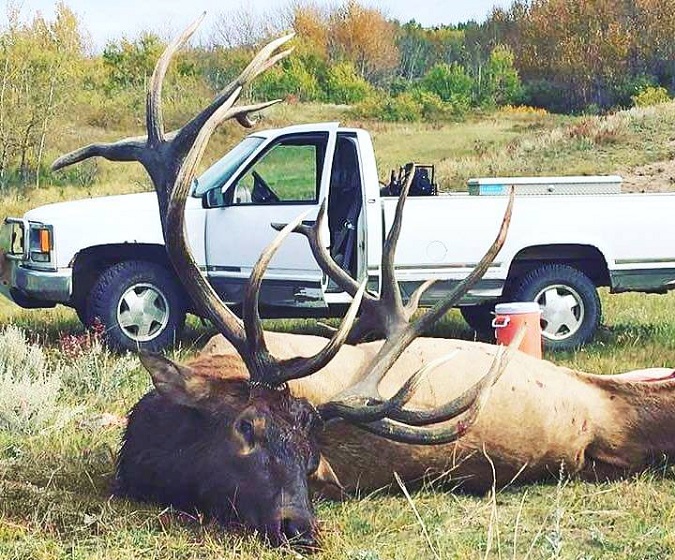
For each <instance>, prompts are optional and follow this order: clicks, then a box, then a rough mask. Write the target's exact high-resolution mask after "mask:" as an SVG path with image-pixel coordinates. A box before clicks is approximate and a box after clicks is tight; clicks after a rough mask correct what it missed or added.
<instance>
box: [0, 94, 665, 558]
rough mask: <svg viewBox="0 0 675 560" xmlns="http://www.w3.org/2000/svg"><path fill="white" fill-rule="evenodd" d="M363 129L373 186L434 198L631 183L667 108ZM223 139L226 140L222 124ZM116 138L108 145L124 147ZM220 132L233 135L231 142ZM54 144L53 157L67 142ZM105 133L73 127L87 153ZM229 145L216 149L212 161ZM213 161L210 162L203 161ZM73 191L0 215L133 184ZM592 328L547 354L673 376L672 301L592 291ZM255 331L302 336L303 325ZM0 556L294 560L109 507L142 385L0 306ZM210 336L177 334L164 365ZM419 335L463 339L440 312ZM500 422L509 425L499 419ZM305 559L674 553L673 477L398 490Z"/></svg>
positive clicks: (306, 111)
mask: <svg viewBox="0 0 675 560" xmlns="http://www.w3.org/2000/svg"><path fill="white" fill-rule="evenodd" d="M332 111H333V109H332V108H328V109H326V108H323V109H321V108H317V107H309V108H304V107H301V106H291V107H280V108H278V109H275V110H274V111H273V112H272V113H271V114H270V115H269V116H267V117H266V123H265V124H270V125H274V126H276V125H280V124H284V123H286V122H290V121H295V122H299V121H303V120H304V121H305V122H306V121H308V120H328V119H334V118H343V119H345V120H347V121H349V116H348V115H347V114H345V113H344V112H341V113H340V111H344V110H343V109H339V108H335V111H336V112H338V113H339V114H338V116H337V117H336V116H335V115H334V114H333V113H332ZM351 124H364V126H366V127H368V128H370V129H371V130H373V133H374V141H375V145H376V149H377V151H378V158H379V161H378V163H379V165H380V171H381V175H382V177H383V178H384V177H386V175H387V169H388V168H389V167H392V166H396V165H398V164H400V163H403V162H405V161H408V160H411V159H415V160H418V161H422V162H440V163H439V167H438V172H439V176H440V178H441V180H442V181H443V184H444V185H447V187H448V188H450V187H453V186H454V187H457V186H459V185H461V184H462V183H463V181H464V180H465V179H466V178H467V177H469V176H472V175H481V176H487V175H508V174H512V173H513V174H525V173H528V174H529V173H533V174H534V173H542V174H549V173H566V174H572V173H585V172H594V173H595V172H598V173H614V172H623V173H626V172H630V170H631V168H632V167H633V166H638V165H644V164H649V163H653V162H660V161H665V160H668V159H672V158H673V152H675V149H674V144H673V133H672V131H673V130H675V105H673V104H668V105H664V106H661V107H658V108H653V109H646V110H640V111H637V110H635V111H632V112H628V113H623V114H618V115H614V116H611V117H608V118H607V119H600V118H597V117H588V118H586V117H577V118H569V117H565V118H563V117H557V116H551V115H545V114H541V113H537V112H533V111H529V112H528V111H510V112H500V113H497V114H491V115H486V116H485V117H484V118H481V119H475V120H472V121H469V122H466V123H458V124H446V125H442V126H440V125H439V126H431V125H420V124H415V125H400V124H383V123H356V122H352V123H351ZM232 130H233V131H234V129H232ZM127 133H129V131H127V132H122V131H120V135H122V134H127ZM236 134H237V135H239V136H241V133H240V132H239V131H236ZM75 136H76V135H73V137H72V138H67V137H65V138H63V139H62V145H58V146H55V147H54V150H55V151H58V150H67V149H71V148H73V147H75V145H74V143H75V142H76V143H80V142H82V141H83V138H81V137H80V136H77V138H75ZM103 136H106V137H114V134H112V133H110V132H109V131H97V130H90V131H87V136H86V140H85V141H93V140H95V139H100V138H102V137H103ZM231 142H232V140H228V139H226V138H220V139H218V140H217V143H216V146H215V147H214V151H215V150H216V148H224V147H225V146H226V145H228V144H229V143H231ZM213 155H214V154H212V156H213ZM96 174H97V179H96V181H95V182H94V183H93V184H90V185H89V186H86V187H75V186H64V187H60V186H51V187H47V188H42V189H40V190H34V191H31V192H29V195H28V196H24V195H21V196H19V195H13V194H7V195H5V196H4V197H3V198H2V199H1V200H0V214H2V215H3V216H4V215H7V214H20V213H21V212H23V211H24V210H26V209H27V208H30V207H34V206H36V205H38V204H42V203H46V202H51V201H57V200H63V199H70V198H75V197H77V196H88V195H93V194H106V193H118V192H131V191H135V190H143V189H146V188H148V183H147V180H146V179H145V178H144V177H143V176H142V174H141V173H140V171H139V170H138V169H137V168H136V167H135V166H131V165H128V166H121V165H119V164H118V166H113V165H112V164H108V163H105V162H102V163H99V164H98V165H97V171H96ZM601 298H602V302H603V307H604V320H603V327H602V329H601V332H600V334H599V335H598V337H597V338H596V340H595V341H594V342H593V343H592V344H590V345H588V346H586V347H585V348H583V349H582V350H580V351H578V352H574V353H564V354H555V355H548V356H546V357H547V358H548V359H551V360H553V361H554V362H556V363H560V364H566V365H569V366H571V367H574V368H578V369H581V370H584V371H589V372H594V373H616V372H620V371H624V370H628V369H631V368H636V367H647V366H661V365H671V366H672V365H675V294H669V295H665V296H658V295H650V296H647V295H639V294H627V295H609V294H608V293H606V292H603V293H602V294H601ZM267 326H268V328H272V329H284V330H297V331H312V330H313V329H314V328H315V324H314V322H313V321H293V322H290V321H270V322H268V325H267ZM0 328H1V329H2V332H1V334H0V558H8V559H9V558H11V559H26V560H28V559H31V560H32V559H52V558H63V559H66V558H68V559H85V558H87V559H90V558H91V559H103V558H106V559H126V558H129V559H131V558H144V559H154V558H157V559H172V558H176V559H178V558H204V559H206V558H208V559H216V558H243V559H254V558H269V559H277V558H298V557H300V555H299V554H298V553H296V552H292V551H286V550H281V551H274V550H270V549H268V548H266V547H265V546H264V545H262V544H261V543H260V542H259V541H258V540H257V539H256V538H254V537H252V536H249V535H242V534H237V533H232V532H228V531H226V530H224V529H222V528H219V527H217V526H215V525H213V524H210V523H209V522H208V521H204V520H202V519H198V518H191V517H189V516H187V515H182V514H177V513H175V512H167V511H162V510H161V509H159V508H156V507H152V506H148V505H141V504H136V503H129V502H124V501H120V500H115V499H110V498H109V483H110V478H111V475H112V472H113V468H114V456H115V452H116V449H117V445H118V442H119V438H120V434H121V430H122V428H121V426H120V423H119V418H120V416H122V415H123V414H124V413H125V412H126V410H128V408H129V407H130V406H131V405H132V404H133V403H134V402H135V400H136V399H138V398H139V397H140V396H141V395H142V394H143V392H144V391H145V390H147V388H148V378H147V375H146V374H145V373H144V372H143V371H142V370H141V368H140V365H139V363H138V360H137V359H136V358H135V357H134V356H114V355H111V354H109V353H108V352H107V351H106V350H105V349H104V348H102V347H101V346H100V345H99V344H98V343H97V341H96V340H92V339H91V338H88V337H87V336H86V334H84V333H83V331H82V328H81V327H80V326H79V324H78V323H77V320H76V318H75V315H74V313H73V312H72V311H70V310H67V309H55V310H49V311H42V310H40V311H32V312H30V311H21V310H18V309H17V308H16V307H14V306H12V305H10V304H9V303H7V302H4V301H3V302H1V303H0ZM210 334H212V332H211V331H209V330H208V329H207V328H205V327H203V326H201V325H200V324H199V323H198V322H197V321H193V322H191V323H190V328H189V332H188V333H187V335H186V338H185V340H184V341H183V346H182V348H180V349H178V350H177V351H176V355H177V357H178V358H180V357H182V356H186V355H188V354H190V353H191V352H193V351H194V350H195V349H197V348H199V347H200V346H201V345H203V343H204V342H205V341H206V339H207V337H208V336H209V335H210ZM430 334H431V335H433V336H454V337H461V338H470V337H471V336H472V333H471V332H470V331H469V329H468V327H466V325H465V324H464V323H463V322H462V320H461V319H460V317H459V314H458V313H457V312H456V311H453V312H451V313H450V314H448V316H447V317H446V318H445V319H444V320H443V321H442V322H441V323H440V324H438V325H437V326H436V327H435V329H434V331H433V332H432V333H430ZM505 420H508V419H505ZM318 516H319V518H320V519H321V520H322V527H323V531H322V532H323V545H324V546H323V551H322V552H320V553H318V554H316V555H315V557H316V558H319V559H323V558H325V559H343V558H346V559H349V560H379V559H388V558H395V559H413V558H414V559H415V560H421V559H426V558H429V559H435V558H443V559H445V558H449V559H450V558H457V559H461V558H500V559H501V558H504V559H506V558H518V559H524V558H533V559H539V558H565V559H567V558H570V559H588V560H590V559H599V558H607V559H609V558H612V559H614V558H620V559H633V558H645V559H646V558H653V559H663V558H671V557H675V528H674V519H673V518H674V517H675V472H674V471H673V468H672V467H671V466H668V465H664V466H663V467H662V468H659V469H655V470H654V471H652V472H649V473H645V474H643V475H640V476H638V477H635V478H632V479H630V480H626V481H620V482H616V483H598V484H587V483H581V482H578V481H574V480H569V479H568V478H567V477H566V476H565V473H564V472H563V473H561V475H560V478H559V482H558V484H555V483H554V484H539V485H530V486H527V487H510V488H508V489H506V490H503V491H497V492H494V493H490V494H488V495H487V496H478V497H477V496H467V495H461V494H453V493H451V492H448V491H447V490H446V489H443V488H433V487H426V488H423V489H420V490H418V491H416V492H413V493H412V497H411V501H408V500H406V498H405V497H404V496H403V494H402V493H400V492H398V491H391V492H385V491H382V492H377V493H374V494H371V495H367V496H361V497H359V499H352V500H349V501H347V502H344V503H328V502H322V503H319V504H318Z"/></svg>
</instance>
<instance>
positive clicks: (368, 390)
mask: <svg viewBox="0 0 675 560" xmlns="http://www.w3.org/2000/svg"><path fill="white" fill-rule="evenodd" d="M513 202H514V191H513V189H511V193H510V195H509V201H508V204H507V206H506V210H505V212H504V218H503V220H502V224H501V227H500V228H499V232H498V233H497V237H496V238H495V240H494V242H493V243H492V245H491V246H490V248H489V249H488V250H487V252H486V253H485V255H483V258H482V259H481V260H480V262H479V263H478V264H477V265H476V267H475V268H474V269H473V270H472V271H471V273H470V274H469V275H468V276H467V277H466V278H465V279H464V280H462V281H461V282H460V283H459V284H458V285H457V286H456V287H455V288H454V289H453V290H452V291H451V292H450V293H449V294H448V295H447V296H446V297H445V298H444V299H443V300H441V301H439V302H438V303H437V304H436V305H434V306H433V307H432V308H431V309H430V310H429V311H427V312H426V313H425V314H424V315H422V317H420V318H419V319H418V320H417V321H415V322H414V323H410V324H409V325H407V326H406V327H405V328H403V329H400V330H398V331H397V332H395V333H394V334H393V335H392V336H391V337H389V338H388V339H387V340H386V341H385V343H384V344H383V346H382V348H380V351H379V352H378V353H377V355H376V356H375V358H374V359H373V361H372V364H369V366H368V372H367V375H365V377H364V378H363V379H362V380H360V381H359V382H358V383H357V384H355V385H354V386H353V387H351V388H349V389H347V391H345V392H344V393H343V395H340V396H341V397H342V398H344V397H345V396H346V395H351V394H366V395H371V396H376V395H377V394H378V393H377V386H378V385H379V383H380V381H381V380H382V378H383V377H384V376H385V375H386V373H387V372H388V371H389V369H390V368H391V366H392V365H393V364H394V362H395V361H396V360H397V359H398V358H399V356H400V355H401V354H402V353H403V352H404V351H405V349H406V348H407V347H408V346H409V345H410V343H411V342H412V341H413V340H414V339H415V338H417V337H418V336H419V335H420V334H421V333H422V332H423V331H424V330H425V329H427V328H428V327H430V326H431V325H432V324H433V323H434V322H436V321H437V320H438V319H439V318H440V317H442V316H443V315H444V314H445V313H446V312H447V311H448V310H449V309H450V308H452V307H453V306H454V305H455V304H456V303H457V302H458V301H459V300H460V299H461V298H462V297H463V296H464V294H466V292H468V291H469V290H470V289H471V287H472V286H473V285H474V284H475V283H476V282H477V281H478V280H479V279H480V278H481V277H482V276H483V274H485V271H486V270H487V269H488V267H489V266H490V264H491V263H492V261H494V259H495V257H496V256H497V253H499V251H500V250H501V248H502V246H503V245H504V241H505V240H506V233H507V231H508V227H509V224H510V222H511V213H512V210H513ZM364 371H366V370H364Z"/></svg>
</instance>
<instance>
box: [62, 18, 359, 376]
mask: <svg viewBox="0 0 675 560" xmlns="http://www.w3.org/2000/svg"><path fill="white" fill-rule="evenodd" d="M203 18H204V15H202V16H201V17H200V18H199V19H198V20H197V21H195V23H193V24H192V25H191V26H190V27H188V28H187V29H186V30H185V32H184V33H183V34H182V35H181V36H180V37H178V38H177V39H176V40H174V41H173V42H172V43H171V44H169V45H168V46H167V48H166V50H165V51H164V53H163V54H162V56H161V57H160V59H159V61H158V62H157V64H156V66H155V70H154V72H153V75H152V80H151V82H150V85H149V89H148V94H147V100H146V126H147V136H145V137H137V138H127V139H124V140H120V141H118V142H113V143H110V144H92V145H89V146H86V147H84V148H81V149H79V150H76V151H74V152H71V153H69V154H66V155H64V156H62V157H60V158H58V159H57V160H56V161H55V162H54V163H53V164H52V169H54V170H56V169H61V168H62V167H65V166H67V165H71V164H73V163H77V162H80V161H83V160H85V159H87V158H89V157H92V156H101V157H104V158H106V159H109V160H112V161H138V162H140V163H141V164H142V165H143V167H144V168H145V169H146V171H147V172H148V174H149V175H150V178H151V180H152V183H153V185H154V187H155V191H156V193H157V198H158V202H159V209H160V218H161V221H162V230H163V232H164V239H165V242H166V249H167V253H168V256H169V259H170V261H171V263H172V264H173V266H174V268H175V269H176V272H177V275H178V277H179V278H180V280H181V282H182V284H183V286H184V287H185V290H186V291H187V293H188V294H189V295H190V297H191V298H192V300H193V301H194V303H195V305H196V306H197V308H198V311H199V312H200V313H201V314H202V315H203V316H205V317H208V318H210V319H211V320H212V321H213V323H214V325H215V326H216V327H217V328H218V330H219V331H220V332H221V333H222V334H223V336H225V338H227V340H229V341H230V342H231V343H232V345H233V346H234V347H235V348H236V349H237V351H238V353H239V354H240V356H241V357H242V359H243V360H244V363H245V364H246V366H247V368H248V370H249V373H250V376H251V380H252V381H253V382H258V383H264V384H267V385H271V386H278V385H281V384H283V383H285V382H286V381H287V380H289V379H295V378H298V377H303V376H306V375H309V374H311V373H314V372H315V371H317V370H319V369H321V368H322V367H324V366H325V365H326V364H327V363H328V362H329V361H330V360H331V359H332V358H333V356H335V354H336V353H337V351H338V350H339V348H340V346H341V345H342V344H343V343H344V341H345V338H346V335H347V333H348V332H349V329H350V327H351V323H352V322H353V320H354V317H355V316H356V311H357V309H358V305H359V300H360V296H359V293H358V291H357V293H356V297H355V298H354V302H353V304H352V307H351V309H350V311H349V313H348V314H347V317H346V318H345V321H344V322H343V326H342V328H341V329H339V330H338V332H336V334H335V335H334V336H333V338H332V340H331V341H330V342H329V343H328V345H327V346H326V347H325V348H324V349H322V350H321V351H320V352H319V353H317V354H316V355H315V356H312V357H309V358H294V359H290V360H277V359H276V358H274V356H272V355H271V354H270V352H269V351H268V349H267V346H266V344H265V339H264V337H263V334H262V333H263V330H262V326H261V323H260V316H259V315H258V310H257V304H258V296H257V293H258V290H259V289H260V284H261V282H262V276H263V273H264V270H265V267H266V265H267V263H269V260H270V259H271V258H272V255H273V254H274V252H275V251H276V249H277V248H278V245H279V243H277V244H273V245H272V246H271V247H269V248H268V249H267V250H266V251H265V253H263V255H261V257H260V259H259V261H258V263H257V264H256V266H255V267H254V271H253V273H252V275H251V278H250V279H249V283H248V286H247V288H246V296H245V300H244V304H243V310H244V311H243V315H244V317H245V319H246V326H244V325H243V324H242V322H241V321H240V320H239V318H238V317H237V316H236V315H235V314H234V312H233V311H232V310H230V309H229V308H228V307H227V306H226V305H225V304H224V303H223V302H222V301H221V300H220V298H219V297H218V295H217V294H216V293H215V291H214V290H213V288H212V287H211V285H210V284H209V283H208V281H207V280H206V279H205V278H204V276H203V275H202V274H201V272H200V270H199V267H198V266H197V264H196V263H195V261H194V259H193V257H192V254H191V252H190V248H189V246H188V242H187V239H186V235H185V203H186V200H187V196H188V194H189V190H190V187H191V185H192V183H193V179H194V177H195V175H196V172H197V167H198V165H199V162H200V161H201V158H202V156H203V154H204V151H205V149H206V146H207V143H208V140H209V139H210V137H211V135H212V134H213V132H214V131H215V129H216V128H217V127H218V126H219V125H220V124H221V123H222V122H224V121H226V120H228V119H232V118H234V119H236V120H237V121H238V122H239V123H241V124H242V125H243V126H252V121H251V119H250V118H249V115H250V114H251V113H252V112H255V111H259V110H261V109H264V108H266V107H269V106H270V105H273V104H274V103H278V102H279V100H274V101H268V102H263V103H258V104H254V105H245V106H235V103H236V101H237V100H238V99H239V96H240V95H241V92H242V88H243V87H244V86H246V85H247V84H248V83H250V82H251V80H253V79H254V78H255V77H256V76H258V75H259V74H261V73H262V72H264V71H265V70H267V69H268V68H269V67H271V66H272V65H274V64H275V63H276V62H277V61H279V60H281V59H282V58H284V57H286V56H288V54H290V52H291V49H288V50H284V51H281V52H279V53H276V54H275V52H276V51H277V50H278V49H279V47H281V46H282V45H284V44H285V43H287V42H288V41H289V40H290V39H291V38H292V37H293V35H292V34H291V35H286V36H285V37H281V38H279V39H276V40H274V41H272V42H270V43H269V44H268V45H266V46H265V47H263V48H262V49H261V50H260V52H259V53H258V54H257V55H256V56H255V57H254V58H253V60H252V61H251V63H250V64H249V65H248V66H247V67H246V68H245V69H244V70H243V71H242V72H241V74H239V76H237V77H236V78H235V79H234V80H233V81H232V82H231V83H230V84H229V85H227V87H225V88H224V89H223V90H222V91H221V92H220V93H219V94H218V95H217V96H216V98H215V99H214V100H213V101H212V102H211V104H210V105H209V106H208V107H206V108H205V109H204V110H203V111H201V112H200V113H199V114H197V115H196V116H195V117H194V118H193V119H192V120H190V121H189V122H188V123H187V124H185V125H184V126H183V127H182V128H180V129H178V130H175V131H173V132H171V133H169V134H165V133H164V124H163V116H162V84H163V82H164V76H165V75H166V71H167V69H168V66H169V62H170V61H171V59H172V58H173V56H174V55H175V53H176V52H177V51H178V50H179V49H180V48H181V47H182V46H183V45H184V44H185V43H186V42H187V41H188V40H189V39H190V37H191V36H192V35H193V33H194V32H195V30H196V29H197V27H198V26H199V24H200V23H201V21H202V19H203ZM302 218H303V216H300V217H299V218H298V220H297V221H296V222H293V223H292V224H290V225H289V228H290V226H292V227H293V228H295V227H296V226H297V224H298V223H299V221H300V220H302ZM291 229H292V228H291ZM288 231H290V229H289V230H288ZM287 233H288V232H284V235H285V234H287ZM281 238H283V236H281ZM363 290H365V284H364V288H363ZM363 290H361V292H360V293H363Z"/></svg>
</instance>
